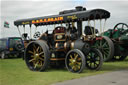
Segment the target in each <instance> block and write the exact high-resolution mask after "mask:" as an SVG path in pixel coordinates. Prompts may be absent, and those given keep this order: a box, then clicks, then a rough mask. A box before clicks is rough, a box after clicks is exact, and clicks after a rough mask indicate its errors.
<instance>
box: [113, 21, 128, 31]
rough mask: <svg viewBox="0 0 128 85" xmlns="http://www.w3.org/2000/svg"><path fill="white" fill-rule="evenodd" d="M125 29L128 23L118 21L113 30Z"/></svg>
mask: <svg viewBox="0 0 128 85" xmlns="http://www.w3.org/2000/svg"><path fill="white" fill-rule="evenodd" d="M125 29H126V30H127V29H128V25H127V24H125V23H118V24H116V25H115V27H114V30H125Z"/></svg>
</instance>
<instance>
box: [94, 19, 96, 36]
mask: <svg viewBox="0 0 128 85" xmlns="http://www.w3.org/2000/svg"><path fill="white" fill-rule="evenodd" d="M95 25H96V22H95V20H94V38H96V27H95Z"/></svg>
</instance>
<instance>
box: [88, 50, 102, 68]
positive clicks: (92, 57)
mask: <svg viewBox="0 0 128 85" xmlns="http://www.w3.org/2000/svg"><path fill="white" fill-rule="evenodd" d="M86 63H87V66H88V67H89V68H91V69H96V68H97V67H98V66H99V65H100V56H98V54H95V53H93V52H90V53H89V54H88V55H87V62H86Z"/></svg>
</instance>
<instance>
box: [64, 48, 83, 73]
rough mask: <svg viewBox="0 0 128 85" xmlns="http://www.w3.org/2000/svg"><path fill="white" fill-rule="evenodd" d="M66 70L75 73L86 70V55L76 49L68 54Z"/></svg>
mask: <svg viewBox="0 0 128 85" xmlns="http://www.w3.org/2000/svg"><path fill="white" fill-rule="evenodd" d="M65 64H66V68H67V69H68V70H69V71H70V72H73V73H80V72H82V71H83V69H84V68H85V57H84V54H83V53H82V52H81V51H80V50H78V49H74V50H71V51H69V52H68V54H67V56H66V59H65Z"/></svg>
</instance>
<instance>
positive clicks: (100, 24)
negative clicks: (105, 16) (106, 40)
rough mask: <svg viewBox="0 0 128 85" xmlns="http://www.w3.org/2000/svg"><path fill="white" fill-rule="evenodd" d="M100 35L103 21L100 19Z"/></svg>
mask: <svg viewBox="0 0 128 85" xmlns="http://www.w3.org/2000/svg"><path fill="white" fill-rule="evenodd" d="M100 33H102V25H101V19H100Z"/></svg>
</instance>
